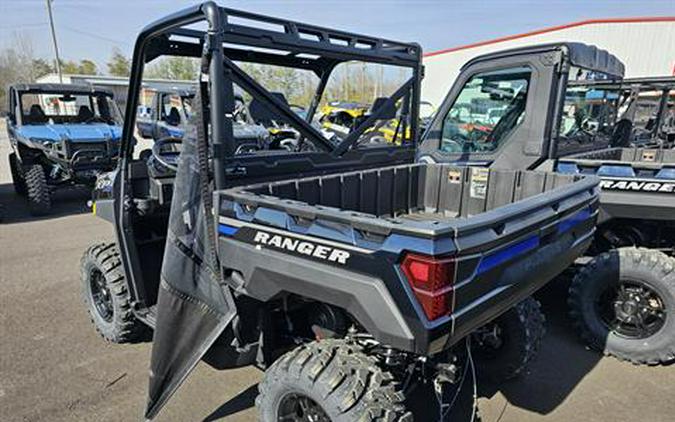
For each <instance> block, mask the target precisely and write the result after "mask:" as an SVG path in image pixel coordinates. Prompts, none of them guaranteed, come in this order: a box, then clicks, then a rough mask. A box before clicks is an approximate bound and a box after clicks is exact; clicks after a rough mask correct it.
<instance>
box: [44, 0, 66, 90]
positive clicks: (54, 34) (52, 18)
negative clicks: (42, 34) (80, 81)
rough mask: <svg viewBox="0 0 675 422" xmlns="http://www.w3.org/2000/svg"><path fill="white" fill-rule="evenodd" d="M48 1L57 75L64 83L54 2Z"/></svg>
mask: <svg viewBox="0 0 675 422" xmlns="http://www.w3.org/2000/svg"><path fill="white" fill-rule="evenodd" d="M46 1H47V12H48V13H49V26H50V27H51V28H52V41H54V55H55V56H56V73H57V74H58V75H59V82H60V83H63V75H62V74H61V59H60V58H59V45H58V44H57V43H56V30H55V29H54V16H53V15H52V0H46Z"/></svg>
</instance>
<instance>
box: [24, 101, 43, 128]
mask: <svg viewBox="0 0 675 422" xmlns="http://www.w3.org/2000/svg"><path fill="white" fill-rule="evenodd" d="M26 117H28V119H27V120H28V121H29V122H30V123H38V124H39V123H46V122H47V115H46V114H45V112H44V110H42V107H41V106H40V104H33V105H32V106H30V111H29V112H28V116H26Z"/></svg>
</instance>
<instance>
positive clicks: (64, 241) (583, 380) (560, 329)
mask: <svg viewBox="0 0 675 422" xmlns="http://www.w3.org/2000/svg"><path fill="white" fill-rule="evenodd" d="M5 133H6V132H5V130H4V127H3V126H2V125H1V124H0V204H1V205H3V206H4V208H5V210H4V213H5V216H4V221H3V222H2V223H0V420H1V421H137V420H141V415H142V411H143V408H144V404H145V394H146V387H147V369H148V360H149V354H150V345H149V344H139V345H132V346H129V345H124V346H118V345H110V344H106V343H104V342H103V341H102V340H101V339H100V338H99V337H98V336H97V334H96V333H95V331H94V329H93V328H92V326H91V325H90V323H89V320H88V318H87V315H86V313H85V310H84V308H83V306H82V305H81V301H80V293H79V279H78V278H79V274H78V263H79V259H80V256H81V254H82V252H83V251H84V249H85V248H86V247H87V246H88V245H89V244H91V243H93V242H95V241H101V240H106V239H111V236H112V233H111V228H110V227H109V226H108V225H107V224H106V223H104V222H102V221H100V220H97V219H96V218H94V217H92V216H91V215H90V214H89V213H88V212H87V209H86V207H85V206H84V203H85V201H86V199H87V195H86V194H83V193H78V192H68V193H67V194H60V195H59V196H58V197H57V198H56V204H57V206H56V209H55V212H54V213H53V214H52V215H50V216H48V217H43V218H39V219H36V218H32V217H30V216H29V215H28V213H27V210H26V207H25V205H24V203H23V201H22V200H21V199H19V198H17V197H16V196H15V195H14V193H13V191H12V187H11V184H10V181H9V169H8V166H7V158H6V155H7V150H8V147H7V145H8V144H7V140H6V139H5V138H4V137H5ZM563 297H564V286H560V287H558V286H556V287H553V288H550V289H548V291H546V292H545V293H544V295H543V296H542V299H543V301H544V303H545V305H546V311H547V315H548V316H549V320H550V324H549V334H548V335H547V337H546V340H545V344H544V347H543V350H542V352H541V354H540V356H539V358H538V360H537V361H536V363H535V364H534V365H533V367H532V369H531V372H530V374H529V375H528V376H527V377H525V378H523V379H521V380H519V381H517V382H512V383H510V384H508V385H505V386H502V388H501V391H488V392H486V393H485V394H484V395H485V396H486V397H484V398H481V399H480V408H481V413H482V415H483V420H484V421H488V422H494V421H497V420H499V421H503V422H521V421H613V422H614V421H616V422H620V421H642V420H644V421H650V422H653V421H670V420H673V415H675V366H670V367H654V368H648V367H634V366H631V365H628V364H624V363H620V362H617V361H615V360H613V359H600V358H599V357H598V356H597V355H596V354H595V353H592V352H590V351H586V350H585V349H584V347H583V346H581V345H580V344H579V343H578V342H577V340H576V338H575V337H574V336H573V334H572V333H571V329H570V327H569V324H568V322H567V320H566V319H565V318H564V316H563V311H564V307H563V305H562V301H561V299H562V298H563ZM259 379H260V373H259V372H258V371H257V370H255V369H241V370H235V371H229V372H217V371H215V370H213V369H211V368H209V367H208V366H206V365H202V364H200V365H199V366H198V367H197V369H196V371H195V373H194V374H193V375H192V376H191V377H190V378H189V379H188V381H187V383H186V384H185V385H184V386H183V387H182V388H181V389H180V390H179V392H178V393H177V395H176V397H175V398H174V399H173V400H172V401H171V402H170V403H169V404H168V406H167V407H166V409H165V410H164V411H163V413H162V414H161V416H160V417H159V418H158V419H157V420H160V421H198V420H208V421H210V420H227V421H244V420H246V421H248V420H253V419H254V412H253V410H252V405H253V400H254V398H255V395H256V383H257V381H258V380H259ZM422 420H427V418H426V417H425V418H422Z"/></svg>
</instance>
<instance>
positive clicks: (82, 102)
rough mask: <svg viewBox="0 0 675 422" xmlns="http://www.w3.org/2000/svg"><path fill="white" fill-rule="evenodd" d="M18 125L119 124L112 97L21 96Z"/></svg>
mask: <svg viewBox="0 0 675 422" xmlns="http://www.w3.org/2000/svg"><path fill="white" fill-rule="evenodd" d="M21 114H22V117H23V118H22V123H23V124H26V125H44V124H72V123H76V124H93V123H106V124H115V125H119V124H121V121H122V119H121V115H120V113H119V110H118V108H117V105H116V104H115V102H114V101H113V99H112V97H110V96H108V95H103V94H70V93H25V94H22V95H21Z"/></svg>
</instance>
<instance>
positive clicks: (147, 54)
mask: <svg viewBox="0 0 675 422" xmlns="http://www.w3.org/2000/svg"><path fill="white" fill-rule="evenodd" d="M195 23H205V24H206V25H205V26H206V27H207V30H206V32H202V31H198V30H194V29H192V28H193V27H194V25H193V24H195ZM270 50H273V51H277V53H276V54H271V53H269V51H270ZM278 52H282V53H283V54H278ZM163 55H174V56H175V55H181V56H187V57H196V58H201V63H202V66H201V69H202V70H203V71H204V72H205V73H206V74H203V75H201V78H200V82H199V85H198V88H197V95H196V97H195V100H194V103H195V113H194V120H193V122H194V124H193V125H191V126H192V129H191V132H189V133H187V134H186V135H185V136H184V139H183V142H182V145H181V148H182V151H181V153H180V155H179V156H178V157H176V155H177V154H176V152H175V151H172V152H171V158H169V157H166V155H167V154H165V153H164V152H163V151H162V150H161V149H153V151H152V153H153V158H155V159H156V161H157V162H158V163H160V164H162V165H163V166H164V171H162V172H158V171H157V169H156V168H155V167H153V166H151V165H149V161H150V160H144V159H135V158H133V157H134V154H133V146H134V142H133V131H134V124H135V122H134V120H135V113H134V112H133V111H134V110H135V109H136V106H137V98H138V95H139V91H140V88H141V81H142V72H143V67H144V65H145V64H147V63H150V62H152V60H154V59H156V58H158V57H161V56H163ZM421 57H422V51H421V48H420V47H419V45H417V44H413V43H402V42H397V41H392V40H386V39H381V38H376V37H371V36H365V35H358V34H353V33H347V32H344V31H339V30H333V29H329V28H325V27H318V26H314V25H308V24H304V23H299V22H293V21H288V20H284V19H277V18H271V17H267V16H261V15H257V14H253V13H249V12H242V11H238V10H233V9H227V8H221V7H218V6H216V5H215V4H214V3H205V4H202V5H198V6H194V7H191V8H189V9H186V10H183V11H181V12H178V13H176V14H173V15H170V16H167V17H166V18H164V19H161V20H159V21H157V22H154V23H152V24H150V25H149V26H147V27H146V28H145V29H144V30H143V31H142V32H141V34H140V35H139V37H138V39H137V42H136V47H135V50H134V56H133V64H132V71H131V79H130V88H129V96H128V103H127V113H126V120H125V124H124V132H123V136H122V142H121V153H120V160H119V163H118V166H117V169H116V170H115V171H113V172H111V173H109V174H107V175H102V176H101V177H100V178H99V183H98V186H99V189H97V191H96V192H95V194H94V202H95V209H96V215H98V216H99V217H102V218H105V219H106V220H108V221H110V222H111V223H112V224H113V228H114V232H115V235H116V242H114V243H110V244H99V245H95V246H92V247H91V248H90V249H89V250H88V251H87V252H86V253H85V255H84V256H83V259H82V266H81V272H82V291H83V295H84V298H85V302H86V303H87V305H88V310H89V313H90V316H91V318H92V320H93V322H94V325H95V326H96V328H97V330H98V331H99V332H100V333H101V334H102V335H103V337H104V338H106V339H108V340H110V341H113V342H120V343H121V342H126V341H134V340H138V339H139V338H142V336H143V335H144V334H145V333H146V332H147V329H148V327H150V328H152V329H154V336H153V350H152V358H151V376H150V387H149V401H148V406H147V410H146V417H147V418H153V417H155V415H156V414H157V412H159V410H160V409H161V408H162V406H164V405H165V404H166V402H167V401H168V400H169V398H170V397H171V395H172V394H173V393H174V391H175V390H176V389H177V388H178V387H179V386H180V385H181V383H182V382H183V381H184V380H185V378H186V377H187V376H188V375H189V373H190V371H191V370H192V369H193V368H194V366H195V365H196V364H197V363H198V361H199V360H200V359H203V360H204V361H206V362H207V363H209V364H210V365H212V366H214V367H215V368H218V369H229V368H234V367H241V366H246V365H256V366H257V367H259V368H261V369H263V370H264V371H265V375H264V378H263V380H262V382H261V383H260V386H259V392H260V394H259V396H258V398H257V400H256V406H257V408H258V415H259V418H260V419H261V420H263V421H278V420H301V419H303V418H304V419H305V420H317V421H327V420H332V421H354V420H367V421H371V420H372V421H374V420H388V421H399V420H411V419H412V417H413V414H412V411H411V409H412V408H413V407H414V406H415V404H417V407H419V405H420V403H423V407H425V408H426V411H427V412H428V411H429V410H430V409H431V410H432V412H434V413H436V412H437V413H439V414H440V415H439V416H441V417H443V416H444V415H445V414H446V413H447V410H446V406H445V405H444V403H445V404H447V401H448V400H449V399H450V398H451V396H452V394H453V392H454V391H455V390H456V389H457V388H458V386H459V385H461V380H464V379H465V377H467V376H468V375H467V373H468V368H470V367H472V368H473V367H474V363H475V365H476V366H475V368H474V369H476V370H477V371H478V372H479V373H480V374H483V375H484V376H485V377H490V376H514V375H517V374H518V373H519V372H521V371H522V369H523V366H524V365H525V364H526V363H527V362H528V361H529V360H530V359H531V358H532V357H533V355H534V353H535V351H536V348H537V345H538V343H539V341H540V339H541V336H542V334H543V326H542V323H543V317H542V316H541V314H540V311H539V306H538V304H537V302H536V301H534V300H533V299H531V298H530V297H529V296H530V295H531V294H532V293H534V292H535V291H536V290H537V289H539V288H540V287H541V286H543V285H544V284H546V283H547V282H548V281H549V280H551V279H553V278H554V277H555V276H557V275H558V274H559V273H560V272H562V271H563V270H564V269H565V268H566V267H568V266H569V265H570V264H571V263H572V262H574V260H575V259H576V258H577V257H578V256H580V255H581V254H582V253H583V252H584V251H585V250H586V248H587V247H588V245H589V244H590V243H591V240H592V237H593V234H594V232H595V220H596V217H597V212H598V208H597V207H598V197H599V188H598V184H599V181H600V179H599V178H598V177H597V176H595V175H589V176H585V175H564V174H556V173H554V172H552V171H548V172H546V171H527V170H508V169H504V170H502V169H482V168H467V167H461V166H456V165H452V164H448V163H445V162H442V161H439V162H436V163H425V162H421V161H418V160H416V159H415V157H416V154H417V146H418V145H417V144H418V139H419V127H418V125H419V119H418V115H419V103H420V100H419V97H420V81H421V77H422V74H421V70H422V66H421ZM355 61H356V62H363V63H368V64H379V65H383V66H389V67H391V68H393V74H398V75H404V77H403V78H402V79H401V81H400V85H398V87H397V88H395V89H393V92H392V93H391V94H390V95H388V96H386V97H382V98H379V99H377V100H376V101H374V104H379V106H378V107H377V108H374V109H373V110H372V112H371V113H370V115H369V116H368V117H367V118H366V119H365V120H364V121H363V122H361V123H360V124H359V125H358V126H357V127H355V128H354V129H353V130H352V131H351V132H350V133H349V134H347V135H346V136H345V137H344V138H343V139H341V140H340V141H339V143H336V142H334V140H331V139H327V138H326V137H325V136H324V134H322V132H320V131H319V130H318V129H317V128H316V127H315V126H313V125H312V124H311V123H310V122H312V119H313V116H314V114H315V112H316V110H317V107H318V105H319V103H320V102H321V101H322V98H323V96H324V91H325V89H326V84H327V83H328V81H329V79H330V77H331V74H332V72H333V70H334V69H336V68H337V67H339V66H341V65H344V64H347V63H352V62H355ZM241 63H256V64H259V65H268V66H283V67H285V68H293V69H297V70H298V71H301V70H302V71H306V72H310V73H311V74H312V75H313V76H314V77H315V78H316V81H317V83H316V91H315V93H314V95H313V97H312V99H311V100H310V103H309V104H303V107H306V113H305V114H304V115H300V114H298V113H296V112H295V111H293V110H292V109H291V108H290V107H289V106H288V105H287V104H288V103H287V102H285V101H282V100H281V99H280V98H279V96H278V95H275V94H274V93H272V92H270V91H268V90H267V89H265V88H264V84H265V82H266V81H264V80H263V81H258V80H256V79H255V78H254V77H253V76H252V75H250V74H249V73H247V72H245V71H244V70H243V69H245V68H246V67H242V66H240V64H241ZM207 76H208V77H207ZM239 89H241V90H242V91H244V92H245V93H246V95H248V96H250V97H251V98H253V100H252V101H258V102H259V103H260V105H261V106H262V107H264V108H266V109H267V110H268V112H269V113H271V114H272V115H273V117H274V120H275V121H277V122H280V123H281V124H283V125H285V126H288V127H292V128H293V130H294V131H296V132H297V137H298V143H297V145H296V146H295V147H294V149H293V150H290V151H289V150H265V151H252V152H243V151H237V148H236V145H237V141H236V137H235V134H234V129H233V125H234V122H233V117H234V114H233V113H234V111H235V109H236V96H235V92H236V90H239ZM383 118H384V119H392V118H393V119H397V120H398V122H399V124H400V126H401V130H400V132H398V133H400V134H401V136H402V137H404V139H400V140H398V141H396V140H395V141H396V142H392V143H390V144H389V143H386V144H372V143H368V142H362V139H364V138H367V131H368V129H369V128H371V127H373V126H374V125H376V124H378V122H379V120H382V119H383ZM402 134H406V135H405V136H404V135H402ZM407 134H409V136H408V135H407ZM153 186H161V189H153V188H152V187H153ZM169 198H171V199H170V200H169ZM506 338H508V339H509V340H508V341H504V339H506ZM500 356H505V357H508V359H509V360H508V364H500V362H503V361H501V360H500V359H499V357H500ZM474 381H475V380H474ZM432 385H433V386H434V387H433V391H435V392H436V399H437V401H438V406H435V404H436V402H435V401H432V403H434V405H431V406H430V405H429V400H423V401H417V402H416V403H411V402H410V401H409V400H407V399H406V397H410V395H411V394H412V392H413V391H415V389H416V388H420V389H424V388H425V387H424V386H427V387H429V386H432ZM418 391H420V390H418ZM433 391H431V390H429V391H428V392H427V393H428V396H426V397H428V398H430V399H431V398H433V397H434V393H433ZM433 409H436V410H433Z"/></svg>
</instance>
